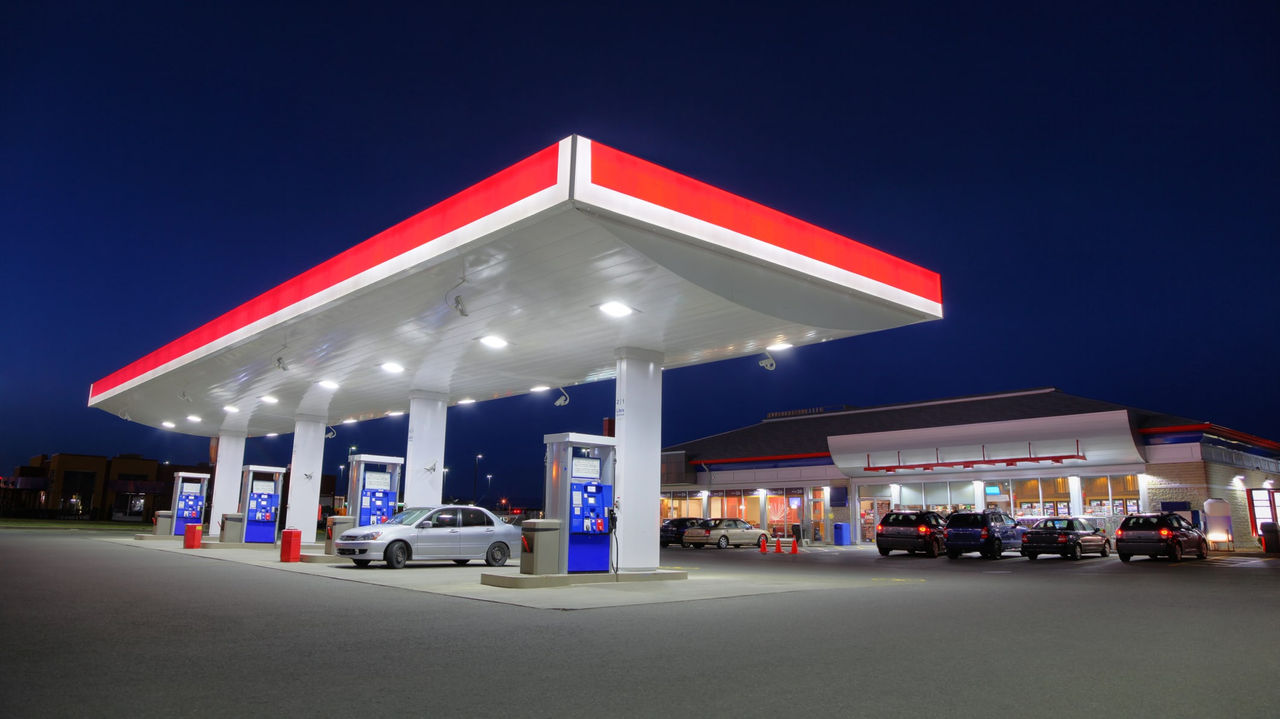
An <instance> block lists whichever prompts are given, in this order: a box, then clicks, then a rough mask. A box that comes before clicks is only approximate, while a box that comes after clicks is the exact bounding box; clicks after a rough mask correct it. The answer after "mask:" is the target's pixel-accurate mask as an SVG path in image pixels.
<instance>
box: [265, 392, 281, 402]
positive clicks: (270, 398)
mask: <svg viewBox="0 0 1280 719" xmlns="http://www.w3.org/2000/svg"><path fill="white" fill-rule="evenodd" d="M262 401H263V402H266V403H267V404H275V403H276V402H279V401H280V400H278V399H276V398H275V397H272V396H271V395H269V394H264V395H262Z"/></svg>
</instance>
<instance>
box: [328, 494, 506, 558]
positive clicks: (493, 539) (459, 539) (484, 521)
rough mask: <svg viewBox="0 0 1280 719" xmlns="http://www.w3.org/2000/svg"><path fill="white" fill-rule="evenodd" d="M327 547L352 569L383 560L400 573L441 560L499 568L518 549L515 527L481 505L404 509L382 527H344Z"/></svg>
mask: <svg viewBox="0 0 1280 719" xmlns="http://www.w3.org/2000/svg"><path fill="white" fill-rule="evenodd" d="M333 546H334V548H335V549H336V550H337V552H338V556H340V557H346V558H348V559H350V560H351V561H352V562H355V565H356V566H357V567H367V566H369V563H370V562H386V563H387V566H388V567H390V568H392V569H400V568H401V567H403V566H404V565H405V562H412V561H423V560H441V559H445V560H453V562H454V563H455V564H466V563H467V562H469V561H471V560H472V559H483V560H484V563H485V564H487V565H489V566H490V567H500V566H502V565H503V564H506V563H507V559H508V558H509V557H510V556H511V555H512V554H513V553H514V552H518V551H519V550H520V528H519V527H514V526H512V525H510V524H507V523H506V522H503V521H502V520H501V519H498V518H497V517H496V516H494V514H493V513H492V512H490V511H489V510H487V509H484V508H483V507H465V506H457V505H446V506H442V507H410V508H408V509H405V510H404V511H402V512H400V513H399V514H397V515H395V516H394V517H392V518H391V519H388V520H387V521H386V522H385V523H383V524H374V525H368V526H364V527H355V528H353V529H348V530H347V531H345V532H343V533H342V535H341V536H339V537H338V539H337V541H335V542H334V543H333Z"/></svg>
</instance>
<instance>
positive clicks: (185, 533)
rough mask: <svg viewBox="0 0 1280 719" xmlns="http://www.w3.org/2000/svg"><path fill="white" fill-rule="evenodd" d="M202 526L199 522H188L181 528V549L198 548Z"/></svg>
mask: <svg viewBox="0 0 1280 719" xmlns="http://www.w3.org/2000/svg"><path fill="white" fill-rule="evenodd" d="M202 529H204V527H202V526H200V525H199V524H188V525H187V526H185V527H183V528H182V548H183V549H199V548H200V531H201V530H202Z"/></svg>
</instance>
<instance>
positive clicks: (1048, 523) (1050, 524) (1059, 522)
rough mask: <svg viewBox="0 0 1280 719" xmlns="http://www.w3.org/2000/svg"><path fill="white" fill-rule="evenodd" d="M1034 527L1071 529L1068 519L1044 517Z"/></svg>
mask: <svg viewBox="0 0 1280 719" xmlns="http://www.w3.org/2000/svg"><path fill="white" fill-rule="evenodd" d="M1036 529H1071V520H1070V519H1046V520H1044V521H1042V522H1040V523H1039V524H1037V525H1036Z"/></svg>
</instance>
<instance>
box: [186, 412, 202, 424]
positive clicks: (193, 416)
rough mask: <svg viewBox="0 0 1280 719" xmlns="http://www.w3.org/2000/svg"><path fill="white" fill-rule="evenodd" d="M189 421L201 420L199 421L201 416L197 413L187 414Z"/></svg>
mask: <svg viewBox="0 0 1280 719" xmlns="http://www.w3.org/2000/svg"><path fill="white" fill-rule="evenodd" d="M187 421H188V422H199V421H200V417H198V416H196V415H194V414H189V415H187Z"/></svg>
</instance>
